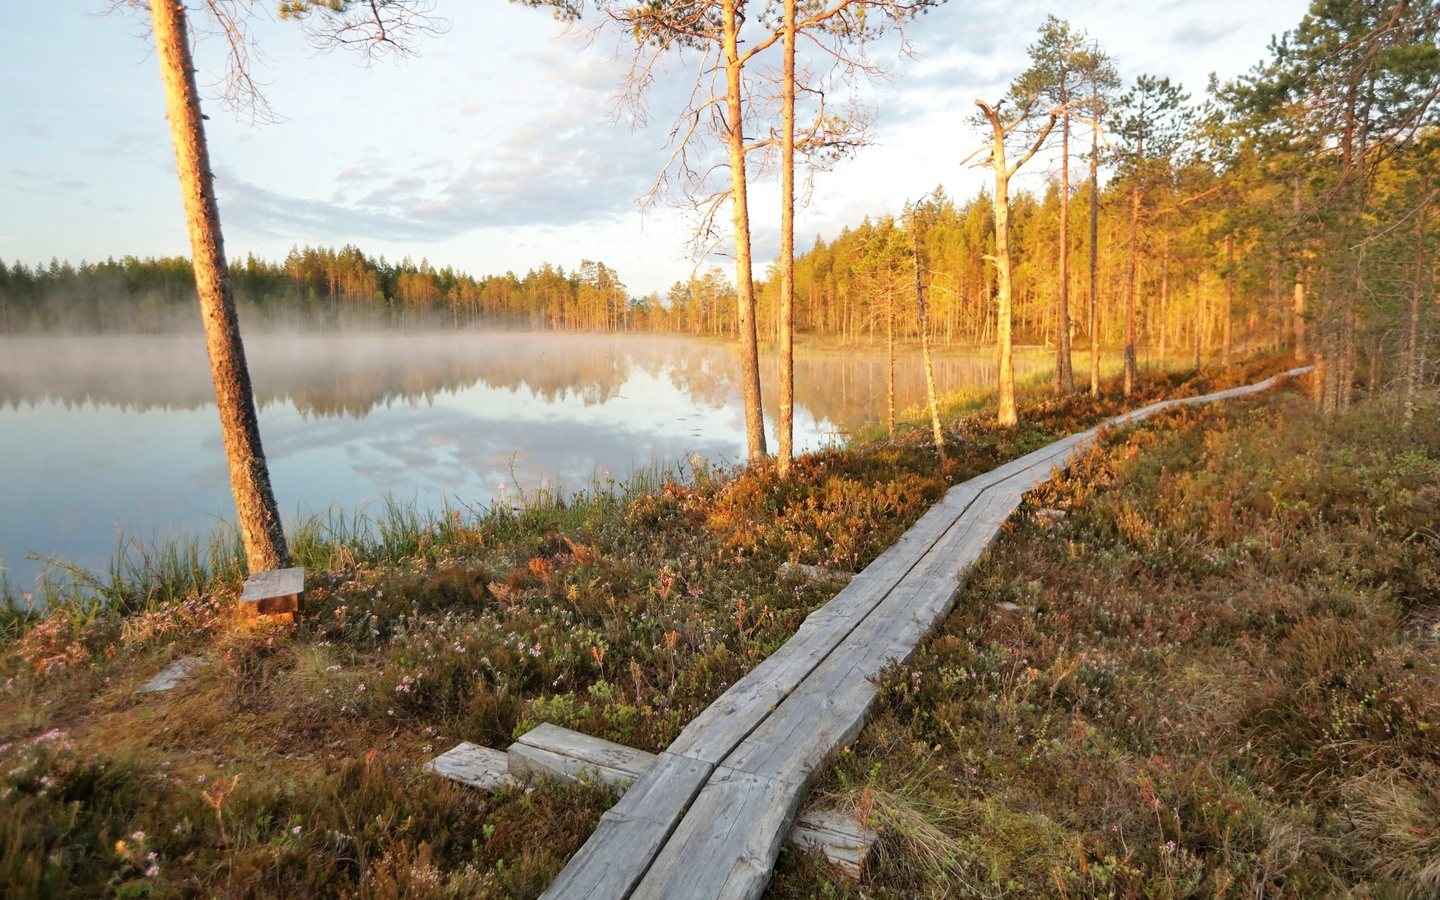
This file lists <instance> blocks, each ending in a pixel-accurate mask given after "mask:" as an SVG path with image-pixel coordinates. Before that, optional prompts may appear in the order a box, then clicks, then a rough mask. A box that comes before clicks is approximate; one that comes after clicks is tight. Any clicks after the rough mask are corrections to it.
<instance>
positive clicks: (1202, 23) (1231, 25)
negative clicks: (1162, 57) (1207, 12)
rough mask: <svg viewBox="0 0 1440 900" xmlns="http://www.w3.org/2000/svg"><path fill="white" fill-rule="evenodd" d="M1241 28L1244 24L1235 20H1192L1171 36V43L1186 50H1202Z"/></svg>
mask: <svg viewBox="0 0 1440 900" xmlns="http://www.w3.org/2000/svg"><path fill="white" fill-rule="evenodd" d="M1241 27H1242V23H1241V22H1240V21H1238V20H1235V19H1230V20H1221V19H1191V20H1190V21H1188V22H1186V23H1185V24H1184V25H1182V26H1180V28H1179V29H1177V30H1176V31H1175V32H1174V33H1173V34H1172V35H1171V36H1170V42H1171V43H1172V44H1174V45H1175V46H1177V47H1180V48H1183V49H1186V50H1201V49H1203V48H1205V47H1209V46H1210V45H1211V44H1216V43H1219V42H1220V41H1223V40H1224V39H1225V38H1227V37H1229V36H1230V35H1232V34H1234V33H1235V32H1237V31H1239V30H1240V28H1241Z"/></svg>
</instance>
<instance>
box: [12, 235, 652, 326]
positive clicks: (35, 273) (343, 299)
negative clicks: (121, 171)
mask: <svg viewBox="0 0 1440 900" xmlns="http://www.w3.org/2000/svg"><path fill="white" fill-rule="evenodd" d="M230 280H231V287H232V290H233V291H234V294H235V300H236V303H237V304H238V305H239V307H240V308H241V309H242V310H244V311H245V315H246V319H247V321H250V322H268V323H269V324H273V325H279V324H309V325H320V326H323V325H326V324H336V323H344V322H356V323H370V324H377V325H381V324H398V325H423V326H426V327H438V326H445V325H450V326H457V327H458V326H487V327H510V328H527V329H571V330H592V331H613V330H619V329H632V328H641V329H643V328H648V327H649V325H648V323H647V322H646V308H645V306H644V304H642V303H637V302H635V301H632V300H631V298H630V296H629V293H628V292H627V291H626V288H625V285H624V284H622V283H621V282H620V280H619V277H618V276H617V274H616V272H615V270H614V269H611V268H609V267H608V266H606V265H605V264H604V263H599V262H591V261H588V260H586V261H583V262H582V263H581V265H580V266H579V267H578V268H577V269H575V270H574V271H572V272H566V271H565V270H564V269H563V268H562V267H559V266H551V265H549V264H546V265H543V266H541V267H540V268H538V269H533V270H531V271H529V272H527V273H526V274H525V275H524V276H523V277H521V276H517V275H515V274H514V273H509V272H507V273H506V274H504V275H490V276H486V277H483V278H474V277H471V276H469V275H466V274H464V273H463V272H457V271H455V270H454V269H453V268H451V267H449V266H446V267H444V268H438V269H437V268H435V267H434V266H432V265H430V263H429V261H428V260H423V259H422V260H421V261H420V262H419V263H418V264H417V263H415V262H414V261H413V260H411V259H410V258H409V257H406V258H405V259H402V260H401V261H400V262H398V263H388V262H386V260H385V258H384V257H372V256H368V255H366V254H365V253H364V252H363V251H361V250H360V249H359V248H357V247H353V246H345V247H342V248H340V249H338V250H337V249H334V248H316V247H304V248H298V247H297V248H295V249H293V250H291V251H290V254H289V255H288V256H287V257H286V258H285V259H284V261H282V262H279V263H275V262H268V261H266V260H261V259H258V258H256V257H255V256H253V255H251V256H247V257H246V258H245V259H244V260H243V261H236V262H232V263H231V264H230ZM198 322H199V312H198V306H197V304H196V298H195V281H194V276H193V274H192V272H191V269H190V262H189V260H187V259H184V258H180V257H166V258H160V259H154V258H147V259H139V258H136V257H133V256H127V257H124V258H122V259H120V260H115V259H107V260H105V261H104V262H98V263H81V264H80V265H78V266H75V265H71V264H70V263H68V262H61V261H59V260H51V262H50V264H49V265H48V266H33V267H32V266H27V265H25V264H24V263H20V262H15V263H11V264H8V265H7V264H6V263H5V261H4V260H0V331H3V332H23V331H59V330H66V331H81V332H86V331H100V332H139V333H147V332H161V331H170V330H175V329H177V328H187V327H191V326H198Z"/></svg>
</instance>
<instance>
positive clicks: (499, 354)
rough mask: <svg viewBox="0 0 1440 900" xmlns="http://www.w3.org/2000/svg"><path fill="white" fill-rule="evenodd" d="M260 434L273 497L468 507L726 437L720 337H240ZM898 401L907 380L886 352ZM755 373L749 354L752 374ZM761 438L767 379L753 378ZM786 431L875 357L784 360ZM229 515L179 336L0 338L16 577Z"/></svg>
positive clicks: (734, 396) (691, 451) (736, 428)
mask: <svg viewBox="0 0 1440 900" xmlns="http://www.w3.org/2000/svg"><path fill="white" fill-rule="evenodd" d="M246 352H247V356H248V357H249V361H250V369H251V377H252V379H253V381H254V384H255V390H256V395H257V397H258V398H259V404H260V431H261V436H262V439H263V441H264V444H265V451H266V456H267V457H268V459H269V463H270V472H271V478H272V480H273V482H274V488H275V494H276V498H277V500H278V501H279V503H280V508H281V511H282V514H285V515H286V516H287V517H292V518H293V517H294V516H297V515H303V514H305V513H309V512H316V511H324V510H326V509H327V508H330V507H332V506H338V507H340V508H344V509H347V510H352V509H355V508H357V507H365V506H367V505H373V504H376V503H377V502H379V501H380V500H382V499H383V498H384V497H385V496H387V495H388V496H391V497H394V498H395V499H397V500H400V501H403V502H406V503H411V504H414V505H416V506H419V507H421V508H427V509H437V508H440V507H441V506H443V505H445V504H447V503H448V504H450V505H452V506H457V507H461V506H474V507H484V506H487V505H488V504H489V503H490V502H491V501H492V500H494V499H495V498H497V497H503V496H506V495H509V496H513V495H514V494H516V493H517V492H518V491H527V492H528V491H530V490H533V489H534V488H536V487H541V486H548V487H552V488H553V487H558V488H559V489H561V490H564V491H565V492H573V491H575V490H579V489H582V488H586V487H588V486H589V485H590V484H591V483H592V481H593V480H595V479H597V478H598V479H600V480H602V481H603V480H604V479H605V478H607V477H614V478H615V479H617V480H624V479H625V478H626V477H627V476H629V475H630V473H632V472H634V471H635V470H637V469H639V468H643V467H645V466H648V465H650V464H652V463H660V464H665V465H670V466H672V468H673V464H674V463H676V462H678V461H680V460H684V459H687V458H689V457H692V456H693V455H695V454H699V456H701V457H703V458H706V459H708V460H710V461H711V462H712V463H721V462H724V463H733V462H736V461H737V460H739V459H740V458H741V457H742V456H743V454H744V447H745V429H744V414H743V408H742V405H741V401H740V397H739V391H738V389H737V387H736V376H737V374H738V366H737V363H736V356H735V354H734V352H733V351H732V350H731V349H730V347H729V346H726V345H722V344H716V343H708V342H698V341H689V340H684V339H675V338H664V337H636V336H601V335H594V336H592V335H553V334H496V333H483V334H482V333H458V334H457V333H445V334H369V335H353V334H348V335H337V334H316V335H284V336H277V335H254V336H250V337H247V338H246ZM898 367H899V368H898V372H897V378H898V382H899V398H898V401H899V404H900V406H901V407H902V408H903V407H905V406H907V405H911V404H916V403H919V402H920V401H921V400H923V397H924V388H923V384H924V382H923V375H922V372H921V368H920V364H919V361H918V359H916V360H902V361H900V362H899V363H898ZM773 373H774V360H773V359H771V360H767V363H766V373H765V375H766V378H767V379H768V378H771V376H773ZM937 380H938V381H939V386H940V389H941V390H942V391H947V390H955V389H958V388H960V387H964V386H967V385H975V384H980V385H985V384H990V383H993V380H994V364H993V362H992V361H990V360H989V359H980V358H973V357H966V358H955V357H948V358H943V359H940V360H938V361H937ZM765 399H766V404H767V409H766V413H767V424H768V425H769V426H770V429H771V436H770V441H771V443H770V447H771V449H772V450H773V448H774V430H773V420H774V416H775V410H774V409H773V406H772V404H773V401H774V398H773V391H771V390H770V389H769V384H768V383H767V385H766V391H765ZM796 406H797V409H796V414H795V430H796V434H795V443H796V447H797V449H799V450H802V451H803V450H811V449H815V448H818V447H820V446H822V445H824V444H826V443H828V442H831V441H834V440H837V439H839V438H841V437H843V435H845V434H847V433H849V432H850V431H852V430H853V429H855V428H857V427H859V426H861V425H863V424H865V423H866V422H874V421H877V420H878V419H880V418H881V417H883V415H884V409H885V360H884V357H883V353H882V354H869V353H866V354H846V355H839V354H824V355H815V356H808V357H807V356H802V357H800V358H798V359H797V360H796ZM233 518H234V506H233V503H232V500H231V498H230V489H229V478H228V475H227V470H226V467H225V460H224V455H223V450H222V448H221V443H220V433H219V420H218V417H217V415H216V412H215V405H214V400H213V388H212V386H211V382H210V371H209V366H208V363H207V361H206V358H205V347H204V342H203V339H202V338H201V337H200V336H198V335H194V336H190V335H183V336H176V335H170V336H156V337H130V336H126V337H116V336H105V337H24V338H15V337H9V338H7V337H0V564H3V565H4V566H6V567H7V568H8V576H9V580H10V583H11V585H12V587H13V588H14V589H15V590H17V591H20V590H29V589H30V588H31V587H32V586H33V585H34V582H35V578H36V576H37V574H39V573H40V572H41V570H42V569H43V568H44V567H45V565H46V564H45V563H44V562H43V561H37V560H27V559H25V558H24V557H26V556H27V555H32V554H39V555H42V556H45V557H53V558H56V559H62V560H65V561H66V562H70V563H75V564H78V565H80V566H83V567H86V568H91V569H102V568H103V567H104V566H105V564H106V563H107V562H108V561H109V560H110V558H111V557H113V556H114V554H115V551H116V549H117V547H118V546H119V541H120V540H121V535H123V536H124V538H125V539H128V540H133V539H139V540H141V541H143V542H148V541H151V540H154V539H163V538H166V537H170V536H175V535H179V534H190V535H195V534H202V533H204V532H206V531H208V530H209V529H210V528H211V527H213V526H214V525H215V524H216V523H217V522H219V521H221V520H226V521H230V520H233Z"/></svg>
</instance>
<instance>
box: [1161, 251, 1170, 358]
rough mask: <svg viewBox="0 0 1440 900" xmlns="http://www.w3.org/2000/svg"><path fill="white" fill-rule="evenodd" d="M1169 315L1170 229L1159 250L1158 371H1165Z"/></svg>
mask: <svg viewBox="0 0 1440 900" xmlns="http://www.w3.org/2000/svg"><path fill="white" fill-rule="evenodd" d="M1169 315H1170V230H1169V229H1168V228H1167V229H1166V230H1165V237H1164V241H1163V244H1162V246H1161V250H1160V352H1159V357H1160V373H1161V374H1162V375H1163V374H1164V373H1165V338H1166V336H1167V335H1166V327H1165V326H1166V320H1167V318H1168V317H1169Z"/></svg>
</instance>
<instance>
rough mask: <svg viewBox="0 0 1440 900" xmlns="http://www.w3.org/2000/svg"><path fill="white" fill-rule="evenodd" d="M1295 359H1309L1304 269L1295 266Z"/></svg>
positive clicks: (1304, 360)
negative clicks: (1306, 335)
mask: <svg viewBox="0 0 1440 900" xmlns="http://www.w3.org/2000/svg"><path fill="white" fill-rule="evenodd" d="M1294 313H1295V359H1296V360H1297V361H1299V362H1306V361H1307V360H1309V359H1310V346H1309V345H1308V344H1307V343H1306V342H1305V270H1304V268H1302V267H1301V266H1299V265H1296V266H1295V299H1294Z"/></svg>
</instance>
